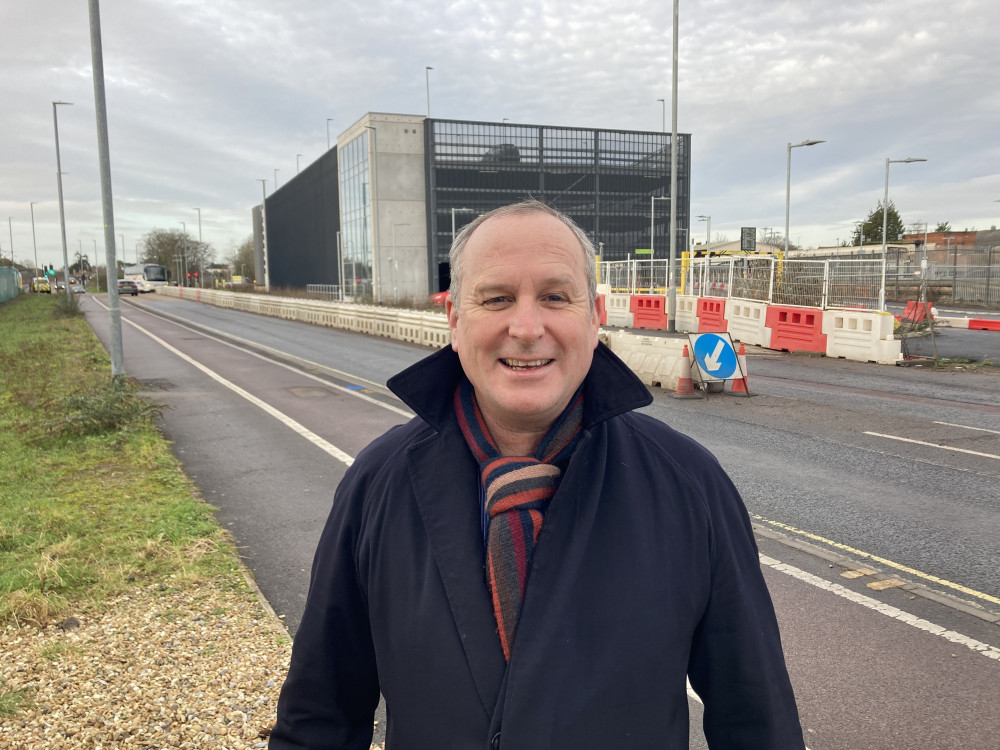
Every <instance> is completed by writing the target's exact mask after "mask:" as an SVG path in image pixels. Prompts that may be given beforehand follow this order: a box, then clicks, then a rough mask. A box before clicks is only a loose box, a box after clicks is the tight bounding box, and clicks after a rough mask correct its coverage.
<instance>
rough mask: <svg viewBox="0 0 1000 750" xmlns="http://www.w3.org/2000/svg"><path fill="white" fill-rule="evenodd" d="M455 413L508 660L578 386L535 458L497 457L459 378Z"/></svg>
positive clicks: (573, 426)
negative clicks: (476, 476) (479, 492)
mask: <svg viewBox="0 0 1000 750" xmlns="http://www.w3.org/2000/svg"><path fill="white" fill-rule="evenodd" d="M455 413H456V414H457V415H458V424H459V426H460V427H461V429H462V434H463V435H464V436H465V441H466V442H467V443H468V444H469V449H470V450H471V451H472V454H473V455H474V456H475V458H476V461H478V462H479V470H480V481H481V482H482V486H483V488H484V490H485V494H486V514H487V516H488V518H489V531H488V533H487V542H486V573H487V583H488V584H489V587H490V592H491V596H492V598H493V614H494V615H495V616H496V620H497V626H498V630H499V633H500V645H501V646H502V647H503V654H504V658H505V659H507V660H508V661H510V649H511V645H512V644H513V643H514V634H515V632H516V630H517V620H518V617H519V615H520V613H521V603H522V601H523V600H524V588H525V585H526V583H527V580H528V572H529V571H530V570H531V558H532V555H533V553H534V550H535V542H537V541H538V532H539V531H541V528H542V516H543V514H544V512H545V508H546V506H547V505H548V503H549V500H551V499H552V496H553V495H554V494H555V492H556V489H557V488H558V487H559V479H560V476H561V475H562V470H561V469H560V468H559V466H560V465H563V464H564V462H565V461H566V460H567V459H568V458H569V456H570V454H571V453H572V452H573V448H574V447H575V444H576V438H577V436H578V435H579V433H580V428H581V425H582V422H583V386H582V385H581V386H580V388H579V389H578V390H577V392H576V394H575V395H574V396H573V398H572V399H570V402H569V405H568V406H567V407H566V409H565V410H564V411H563V413H562V414H560V415H559V417H558V418H557V419H556V421H555V422H554V423H553V424H552V427H550V428H549V431H548V432H547V433H546V434H545V437H543V438H542V441H541V443H540V444H539V446H538V450H537V451H536V452H535V455H534V456H501V455H500V450H499V449H498V448H497V445H496V443H495V442H494V440H493V437H492V436H491V435H490V433H489V430H488V429H487V427H486V422H485V421H484V420H483V415H482V412H481V411H480V410H479V403H478V402H477V401H476V394H475V391H474V390H473V387H472V384H471V383H470V382H469V381H468V380H465V379H463V381H462V383H461V384H460V385H459V387H458V388H456V389H455Z"/></svg>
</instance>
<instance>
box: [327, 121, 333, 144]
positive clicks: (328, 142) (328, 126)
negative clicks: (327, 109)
mask: <svg viewBox="0 0 1000 750" xmlns="http://www.w3.org/2000/svg"><path fill="white" fill-rule="evenodd" d="M333 120H334V118H332V117H327V118H326V150H327V151H329V150H330V123H331V122H333Z"/></svg>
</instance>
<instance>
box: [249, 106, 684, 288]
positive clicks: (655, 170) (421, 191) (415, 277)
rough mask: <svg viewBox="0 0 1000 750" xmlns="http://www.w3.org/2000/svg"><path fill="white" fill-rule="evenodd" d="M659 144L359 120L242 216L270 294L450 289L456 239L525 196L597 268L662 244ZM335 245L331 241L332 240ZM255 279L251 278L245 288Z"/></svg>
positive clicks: (662, 250) (666, 159) (663, 152)
mask: <svg viewBox="0 0 1000 750" xmlns="http://www.w3.org/2000/svg"><path fill="white" fill-rule="evenodd" d="M690 145H691V137H690V135H687V134H683V135H678V149H679V150H678V153H677V249H678V254H679V253H680V252H681V251H682V250H684V249H685V248H686V242H687V237H688V227H689V221H690V184H691V179H690V173H691V148H690ZM669 170H670V134H669V133H660V132H639V131H621V130H601V129H591V128H571V127H556V126H548V125H524V124H515V123H509V122H503V123H495V122H494V123H490V122H469V121H462V120H437V119H429V118H426V117H422V116H417V115H399V114H382V113H371V112H370V113H368V114H366V115H365V116H364V117H362V118H361V119H360V120H358V121H357V122H356V123H354V124H353V125H351V126H350V127H349V128H347V129H346V130H345V131H344V132H343V133H341V134H340V135H339V136H338V137H337V143H336V146H335V147H334V148H331V149H330V150H329V151H328V152H327V153H326V154H324V155H323V156H322V157H321V158H320V159H319V160H317V161H316V162H315V163H314V164H312V165H310V166H309V167H307V168H306V169H303V170H302V172H301V173H300V174H298V175H296V176H295V177H294V178H293V179H291V180H289V181H288V182H287V183H285V184H284V185H282V186H281V187H280V188H279V189H278V190H277V191H275V192H274V193H272V195H270V196H267V198H266V200H265V201H264V212H263V216H262V217H261V214H260V207H257V208H256V209H255V212H254V236H255V243H256V246H257V247H258V248H259V249H260V250H259V252H260V259H261V262H262V261H263V258H264V255H265V252H264V250H265V247H266V256H267V259H268V261H269V263H270V268H269V269H268V270H269V276H270V283H271V286H272V288H273V287H275V286H279V287H280V286H293V287H304V286H306V285H307V284H329V285H340V284H343V285H344V287H345V288H346V289H347V291H348V294H360V295H370V296H371V297H372V298H373V299H374V300H375V301H377V302H391V301H393V300H397V299H407V298H419V299H424V298H426V296H427V295H428V294H430V293H433V292H436V291H440V290H443V289H447V288H448V285H449V283H450V278H451V277H450V270H449V267H448V250H449V248H450V246H451V242H452V239H453V237H454V234H455V233H457V232H458V231H459V230H460V229H461V228H462V227H463V226H464V225H465V224H467V223H468V222H470V221H472V219H474V218H475V217H476V216H477V215H479V214H482V213H485V212H487V211H490V210H492V209H494V208H497V207H499V206H502V205H506V204H508V203H513V202H515V201H518V200H521V199H524V198H527V197H533V198H536V199H538V200H540V201H542V202H544V203H547V204H549V205H552V206H554V207H556V208H558V209H559V210H561V211H563V212H564V213H566V214H568V215H569V216H571V217H572V218H573V219H574V220H575V221H576V222H577V223H579V224H580V226H581V227H582V228H583V229H584V231H586V232H587V233H588V234H590V236H591V238H592V239H593V240H594V244H595V245H596V246H597V247H598V252H599V253H600V254H601V256H602V259H604V260H624V259H626V258H628V257H634V256H635V251H636V250H637V249H648V248H650V247H651V246H652V249H653V254H654V257H656V258H665V257H666V255H667V252H668V248H669V244H670V243H669V240H668V237H667V235H668V229H669V218H670V208H669V205H670V202H669V200H668V198H667V196H668V193H669V189H670V175H669ZM338 235H339V240H338ZM263 278H264V275H263V268H260V269H258V270H257V280H258V283H260V282H261V281H262V280H263Z"/></svg>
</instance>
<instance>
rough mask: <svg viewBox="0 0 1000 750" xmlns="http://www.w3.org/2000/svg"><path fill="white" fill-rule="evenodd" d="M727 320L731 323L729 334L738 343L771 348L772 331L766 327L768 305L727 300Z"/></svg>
mask: <svg viewBox="0 0 1000 750" xmlns="http://www.w3.org/2000/svg"><path fill="white" fill-rule="evenodd" d="M726 320H728V321H729V333H730V334H732V337H733V338H734V339H736V340H737V341H742V342H743V343H744V344H753V345H754V346H763V347H769V346H770V345H771V329H770V328H768V327H767V326H766V325H765V322H766V321H767V304H766V303H764V302H750V301H747V300H739V299H731V300H727V301H726Z"/></svg>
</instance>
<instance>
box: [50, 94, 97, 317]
mask: <svg viewBox="0 0 1000 750" xmlns="http://www.w3.org/2000/svg"><path fill="white" fill-rule="evenodd" d="M59 105H65V106H68V107H71V106H73V102H52V125H53V127H54V129H55V132H56V185H58V187H59V228H60V231H61V232H62V249H63V274H64V275H65V274H66V273H67V272H68V269H69V251H68V250H67V249H66V211H65V209H64V208H63V189H62V175H63V172H62V161H61V159H60V157H59V117H58V115H57V114H56V107H58V106H59ZM94 252H95V253H96V252H97V251H96V243H95V251H94ZM94 262H95V263H96V262H97V256H96V255H95V256H94ZM70 294H71V292H70V291H69V285H67V289H66V296H67V298H68V297H69V296H70Z"/></svg>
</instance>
